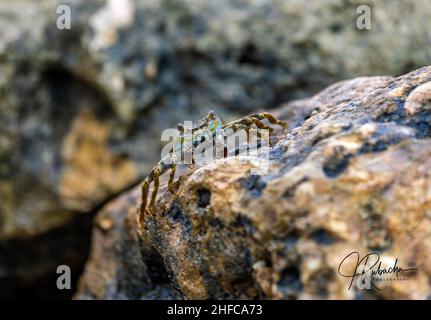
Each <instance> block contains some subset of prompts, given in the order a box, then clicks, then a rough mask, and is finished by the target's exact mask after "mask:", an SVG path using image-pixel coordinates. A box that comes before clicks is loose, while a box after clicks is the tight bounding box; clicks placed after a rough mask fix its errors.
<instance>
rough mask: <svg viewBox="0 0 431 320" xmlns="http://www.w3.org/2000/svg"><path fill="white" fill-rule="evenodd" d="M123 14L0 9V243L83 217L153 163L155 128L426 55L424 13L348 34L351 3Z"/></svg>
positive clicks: (423, 7)
mask: <svg viewBox="0 0 431 320" xmlns="http://www.w3.org/2000/svg"><path fill="white" fill-rule="evenodd" d="M118 3H120V2H118V1H110V2H105V1H98V0H95V1H84V0H77V1H73V2H70V3H68V2H65V1H54V0H47V1H43V2H34V1H15V2H12V3H11V2H7V3H6V2H4V3H1V4H0V35H1V36H0V196H1V199H2V201H1V202H0V238H13V237H18V236H19V237H23V236H29V235H36V234H40V233H43V232H45V231H47V230H50V229H53V228H56V227H60V226H62V225H64V224H65V223H67V222H68V221H70V219H71V215H72V214H73V212H76V211H79V212H88V211H92V210H93V209H94V208H95V207H96V206H97V205H99V204H100V203H102V202H104V201H105V200H106V199H108V198H109V197H111V196H113V195H114V194H116V193H117V192H119V191H121V190H124V188H126V187H128V186H130V185H132V184H133V183H134V182H136V181H138V180H139V178H140V177H142V176H143V175H144V174H145V173H146V172H147V170H148V169H149V166H150V165H151V164H152V163H154V162H155V161H156V160H157V158H158V156H159V147H160V131H161V128H167V127H172V126H173V125H175V124H176V123H177V122H178V121H180V120H181V121H182V120H184V119H194V118H197V117H199V116H201V114H202V112H205V110H206V109H205V110H203V109H202V108H206V106H208V105H212V106H214V108H215V109H216V110H217V112H218V113H219V114H222V115H223V117H224V118H225V119H228V118H232V117H236V116H237V115H238V114H245V113H249V112H251V111H252V110H256V109H258V108H261V107H266V108H268V107H275V106H276V105H278V104H279V103H282V102H285V101H287V100H288V99H290V98H292V97H302V96H304V95H305V94H307V95H308V94H309V93H310V92H313V91H317V89H321V88H322V87H324V86H326V85H329V84H330V83H333V82H334V81H336V80H340V79H343V78H348V77H355V76H359V75H364V74H366V75H373V74H402V73H403V72H404V71H405V70H409V69H412V68H414V67H415V66H421V65H424V64H426V63H427V62H428V61H429V59H430V56H431V54H430V50H429V45H428V44H429V28H428V23H427V22H428V21H429V19H430V15H431V8H430V6H431V4H430V3H428V2H423V1H421V0H416V1H409V2H408V3H401V2H397V3H394V2H393V1H390V0H387V1H380V0H379V1H368V3H369V4H370V6H371V8H372V28H373V29H372V32H371V31H359V30H357V29H356V28H355V27H354V25H355V18H356V17H355V12H356V8H357V6H359V5H360V4H362V2H360V1H349V2H347V3H346V2H343V1H339V0H326V1H315V2H313V3H312V4H308V5H307V6H305V5H304V4H303V2H302V1H269V0H268V1H267V0H264V1H258V2H256V1H249V0H241V1H200V0H189V1H164V0H160V1H158V0H154V1H122V2H121V3H120V5H118ZM59 4H70V7H71V10H72V11H71V13H72V29H71V30H58V29H57V28H56V19H57V15H56V9H57V6H58V5H59ZM397 17H402V18H400V19H397ZM17 26H19V27H17ZM96 167H97V170H96V169H95V168H96Z"/></svg>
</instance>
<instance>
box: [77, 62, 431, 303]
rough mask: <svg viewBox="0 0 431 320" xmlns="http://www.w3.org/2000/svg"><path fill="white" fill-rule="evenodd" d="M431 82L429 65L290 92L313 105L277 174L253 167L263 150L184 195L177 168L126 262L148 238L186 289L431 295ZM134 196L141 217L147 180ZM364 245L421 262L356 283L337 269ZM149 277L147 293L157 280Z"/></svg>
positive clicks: (186, 292)
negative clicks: (385, 277) (311, 92)
mask: <svg viewBox="0 0 431 320" xmlns="http://www.w3.org/2000/svg"><path fill="white" fill-rule="evenodd" d="M430 81H431V67H424V68H422V69H418V70H416V71H413V72H411V73H409V74H406V75H404V76H401V77H398V78H359V79H357V80H349V81H344V82H341V83H338V84H335V85H333V86H331V87H330V88H328V89H326V90H325V91H323V92H322V93H320V94H318V95H316V96H314V97H312V98H310V99H308V100H302V101H299V102H292V103H291V106H292V108H298V109H299V107H298V106H299V105H301V104H302V105H304V110H306V112H307V113H310V112H311V114H309V115H308V116H307V117H304V119H305V120H302V121H299V120H298V119H299V118H300V117H297V114H298V113H299V111H298V112H296V113H295V112H293V113H288V114H290V115H292V117H293V119H289V118H288V119H286V120H289V121H290V122H291V123H292V122H293V123H295V121H296V123H297V126H296V127H293V128H292V130H291V131H290V132H288V133H283V132H279V133H278V134H276V136H275V137H274V141H273V147H271V148H270V155H271V164H270V171H269V173H268V174H266V175H260V176H252V175H250V170H251V169H253V168H254V167H255V164H254V162H253V161H250V162H248V163H245V164H240V163H238V161H237V159H236V158H235V157H228V158H225V159H223V160H222V161H220V162H215V163H212V164H208V165H205V166H202V167H197V168H194V169H192V170H189V172H187V173H185V174H184V175H183V176H182V178H181V179H176V182H175V188H177V190H178V191H177V193H176V194H175V195H174V194H171V193H170V192H168V191H167V190H166V180H167V179H166V177H165V178H164V179H163V180H164V182H162V185H161V189H160V191H159V196H158V200H157V202H156V208H155V210H156V211H155V215H154V216H151V215H148V216H146V218H145V221H144V224H143V225H142V226H140V227H139V228H138V233H139V237H140V239H141V242H139V244H138V241H137V240H136V239H135V240H134V245H132V243H130V244H128V245H125V246H120V248H124V247H127V248H128V249H127V250H125V251H128V252H134V253H133V254H132V255H134V258H130V259H126V260H127V262H126V263H127V264H129V261H132V262H130V265H134V263H133V261H135V260H136V261H138V256H139V254H138V252H137V247H138V246H139V247H140V250H141V251H142V252H145V251H146V250H153V252H158V255H159V258H158V259H156V260H157V261H159V262H161V261H163V264H160V265H159V267H158V268H159V269H160V270H163V272H165V270H166V272H167V273H168V274H169V278H170V280H171V284H172V286H173V287H174V288H177V289H178V290H179V292H181V294H182V295H183V296H184V297H185V298H188V299H208V298H217V299H223V298H245V299H252V298H270V299H363V298H367V299H425V298H427V297H429V296H430V294H431V288H430V283H429V278H430V275H431V268H430V266H431V261H430V259H429V257H430V255H429V252H430V250H431V247H430V246H431V237H430V232H429V231H430V228H431V205H430V204H431V176H430V172H431V170H430V169H431V140H430V138H431V130H430V129H431V127H430V124H431V112H430V108H429V106H430V99H431V91H429V89H428V88H429V83H430ZM343 95H345V98H343V97H342V96H343ZM319 99H321V101H320V100H319ZM331 101H333V103H331ZM288 109H289V104H288V105H287V106H283V107H282V108H281V109H280V110H278V113H279V114H283V112H285V110H288ZM413 111H414V112H413ZM250 159H255V158H250ZM123 198H126V199H135V200H134V201H132V200H129V203H124V201H123V200H122V199H123ZM123 198H122V199H120V200H116V201H114V202H113V204H111V205H110V207H112V208H114V207H115V208H120V209H119V211H122V212H123V216H124V214H125V213H126V212H128V218H127V220H126V221H132V220H131V219H132V214H133V211H135V210H137V205H136V200H137V199H138V198H139V190H138V189H135V190H133V191H132V192H130V193H127V194H126V195H124V196H123ZM123 206H124V207H123ZM114 211H115V210H114ZM119 216H120V215H119ZM103 217H104V214H101V215H100V216H99V220H100V219H103ZM120 219H121V218H120ZM135 219H136V217H135ZM116 223H117V222H115V223H114V225H116ZM130 224H131V222H130ZM118 232H119V233H120V234H123V237H124V234H129V233H130V232H132V231H131V229H130V230H128V231H127V232H125V231H124V230H121V231H118ZM97 233H100V231H96V235H97ZM102 245H106V246H107V249H105V250H107V251H108V252H109V251H110V250H113V249H112V248H113V247H114V245H113V244H111V243H110V242H109V241H108V240H106V238H105V239H102V240H98V239H97V238H95V243H94V248H96V249H93V257H97V256H98V255H97V252H98V250H97V248H98V247H99V246H102ZM120 250H123V249H120ZM352 252H358V253H359V254H360V255H361V256H365V255H366V254H367V253H373V252H374V253H378V254H379V255H380V257H381V261H382V262H383V265H382V268H383V267H387V266H389V265H393V264H394V263H396V265H397V266H398V267H400V268H403V269H409V268H415V269H416V270H415V271H410V272H406V273H404V272H400V279H398V281H380V282H377V283H376V286H377V287H378V288H379V290H377V289H372V290H360V289H358V287H357V286H356V284H354V285H353V286H352V288H351V289H350V290H348V288H349V283H350V278H346V277H343V276H341V275H340V272H341V273H342V274H344V275H348V273H347V272H345V271H339V267H340V265H341V264H342V262H343V259H345V257H347V256H348V255H349V254H350V253H352ZM122 254H126V253H122ZM117 255H120V256H121V254H117ZM143 256H144V257H145V253H144V254H143ZM160 257H161V258H160ZM112 259H113V260H114V261H113V262H111V263H113V264H114V265H118V264H119V263H120V262H119V261H120V260H121V259H119V258H118V257H117V258H112ZM396 259H397V261H396V262H395V260H396ZM126 260H125V259H122V261H126ZM97 261H103V259H102V260H99V259H96V258H93V259H91V260H90V264H89V265H88V266H87V268H88V269H90V270H91V269H95V270H97V266H98V262H97ZM147 263H148V260H147ZM107 264H108V263H107ZM107 264H104V265H107ZM130 265H129V266H130ZM162 265H163V266H162ZM354 265H355V264H354V262H353V261H352V260H347V262H346V263H345V264H344V265H343V267H340V268H341V270H344V269H345V268H346V269H347V270H349V268H350V269H351V270H352V271H351V272H353V269H352V268H353V267H354ZM100 269H101V268H99V270H100ZM117 269H119V268H117ZM138 269H140V270H145V267H144V266H143V265H141V267H140V268H138ZM121 270H127V268H126V267H125V266H123V268H122V269H121ZM132 274H133V273H132ZM108 278H109V276H108ZM114 278H115V277H114ZM133 278H135V279H138V278H139V277H137V276H133ZM149 278H150V279H151V276H149ZM156 278H157V277H156ZM89 279H90V278H88V276H87V275H86V276H84V280H87V281H86V283H85V285H86V286H88V287H90V288H91V287H93V286H95V283H96V282H94V283H92V282H91V280H89ZM355 283H356V281H355ZM165 285H166V284H165ZM141 289H142V290H143V291H142V292H140V296H144V295H145V294H146V292H148V291H150V292H151V289H148V290H147V289H145V288H143V287H142V288H141ZM78 297H80V296H79V295H78Z"/></svg>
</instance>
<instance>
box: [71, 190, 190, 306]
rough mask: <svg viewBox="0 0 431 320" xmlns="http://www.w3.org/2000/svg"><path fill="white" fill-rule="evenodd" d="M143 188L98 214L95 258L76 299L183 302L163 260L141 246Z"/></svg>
mask: <svg viewBox="0 0 431 320" xmlns="http://www.w3.org/2000/svg"><path fill="white" fill-rule="evenodd" d="M138 197H139V189H133V190H132V191H130V192H128V193H125V194H124V195H121V196H119V197H118V198H117V199H115V200H114V201H112V202H111V203H109V204H107V205H106V206H105V207H104V208H103V209H101V211H100V213H99V214H98V215H97V218H96V221H95V226H94V230H93V240H92V243H93V244H92V248H91V255H90V257H89V260H88V263H87V266H86V268H85V270H84V273H83V276H82V277H81V279H80V282H79V290H78V293H77V294H76V295H75V299H151V300H154V299H181V298H182V297H183V296H182V294H181V293H180V292H178V291H177V290H176V289H175V288H174V287H172V286H171V284H170V280H169V275H168V273H167V271H166V270H165V269H164V264H163V260H162V257H161V256H160V254H158V253H157V252H156V251H154V250H153V249H151V248H150V247H149V246H143V247H142V248H141V247H140V245H139V238H138V236H137V233H136V230H137V225H136V199H137V198H138Z"/></svg>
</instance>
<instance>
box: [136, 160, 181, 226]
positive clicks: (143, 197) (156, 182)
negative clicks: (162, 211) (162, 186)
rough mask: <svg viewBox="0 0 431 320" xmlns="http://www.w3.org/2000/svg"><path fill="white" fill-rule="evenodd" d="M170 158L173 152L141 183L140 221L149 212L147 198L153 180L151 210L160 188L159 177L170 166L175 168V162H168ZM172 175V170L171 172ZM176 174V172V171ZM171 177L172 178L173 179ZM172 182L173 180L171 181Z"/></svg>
mask: <svg viewBox="0 0 431 320" xmlns="http://www.w3.org/2000/svg"><path fill="white" fill-rule="evenodd" d="M168 159H173V156H172V154H168V155H167V156H166V157H165V158H163V159H162V160H160V161H159V163H158V164H157V165H156V166H155V167H154V168H153V169H152V170H151V171H150V173H149V174H148V176H147V177H146V178H145V180H144V182H143V183H142V185H141V209H140V221H141V222H143V219H144V214H145V213H146V212H147V210H146V209H147V208H146V205H147V198H148V191H149V186H150V183H151V182H154V187H153V192H152V194H151V200H150V204H149V206H148V207H149V209H150V210H151V209H152V207H153V206H154V203H155V201H156V196H157V192H158V190H159V177H160V176H161V175H162V174H163V173H165V172H166V171H167V170H168V169H169V168H174V170H175V164H174V163H173V162H172V163H169V164H167V163H166V162H167V160H168ZM171 176H172V172H171ZM174 176H175V172H174ZM171 179H173V178H171ZM171 179H170V180H171ZM170 183H172V182H170Z"/></svg>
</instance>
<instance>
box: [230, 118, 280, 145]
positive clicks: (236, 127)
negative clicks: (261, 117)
mask: <svg viewBox="0 0 431 320" xmlns="http://www.w3.org/2000/svg"><path fill="white" fill-rule="evenodd" d="M251 121H253V123H255V122H254V120H251ZM257 121H258V120H257ZM259 122H260V121H259ZM260 124H261V125H262V126H261V127H259V125H257V124H256V125H257V126H258V127H259V128H260V129H269V132H270V134H271V133H272V131H273V130H274V129H272V128H270V127H267V126H266V125H264V124H263V123H262V122H260ZM227 129H232V130H233V132H237V131H238V130H245V132H246V133H247V141H250V130H252V128H251V127H250V125H246V124H244V123H241V122H239V123H237V122H236V121H235V122H231V123H227V124H226V125H225V126H224V128H223V130H224V131H225V132H226V130H227ZM257 137H258V138H261V139H262V135H261V134H260V132H259V131H257ZM265 141H266V142H267V143H268V145H270V146H271V145H272V144H271V141H270V140H269V137H268V139H265Z"/></svg>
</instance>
